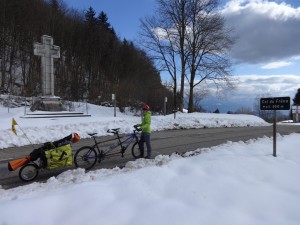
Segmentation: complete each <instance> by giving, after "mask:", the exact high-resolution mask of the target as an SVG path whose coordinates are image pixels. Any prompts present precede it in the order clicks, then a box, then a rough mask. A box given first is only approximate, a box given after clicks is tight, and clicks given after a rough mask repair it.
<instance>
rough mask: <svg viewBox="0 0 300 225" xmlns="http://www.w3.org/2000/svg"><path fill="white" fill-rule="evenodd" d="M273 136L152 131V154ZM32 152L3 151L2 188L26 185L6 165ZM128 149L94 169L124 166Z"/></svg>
mask: <svg viewBox="0 0 300 225" xmlns="http://www.w3.org/2000/svg"><path fill="white" fill-rule="evenodd" d="M277 133H280V134H281V135H286V134H290V133H300V126H293V125H277ZM272 134H273V129H272V126H267V127H242V128H210V129H190V130H168V131H159V132H153V133H152V135H151V139H152V149H153V150H152V151H153V156H154V157H155V156H156V155H159V154H171V153H173V152H179V153H183V152H187V151H192V150H195V149H197V148H207V147H212V146H216V145H219V144H222V143H225V142H227V141H247V140H249V139H253V138H258V137H263V136H269V137H270V136H272ZM102 139H105V137H103V138H99V140H102ZM91 143H92V140H91V139H82V140H80V141H79V142H78V143H75V144H74V145H73V147H72V149H73V151H75V150H76V149H78V148H79V147H81V146H85V145H90V144H91ZM39 146H40V145H37V146H36V147H39ZM32 149H33V147H32V146H24V147H18V148H7V149H2V150H0V185H2V187H3V188H11V187H15V186H19V185H22V184H24V183H23V182H21V181H20V180H19V178H18V170H17V171H14V172H9V171H8V170H7V162H8V161H9V160H11V159H16V158H21V157H24V156H27V155H28V154H29V153H30V152H31V151H32ZM128 150H129V151H128ZM128 150H127V153H126V154H125V156H124V158H121V157H119V156H116V157H114V158H110V159H107V160H104V161H103V162H102V163H101V164H96V166H95V168H94V169H99V168H113V167H115V166H119V167H122V166H124V165H125V163H126V162H127V161H130V160H133V157H132V156H131V153H130V149H128ZM278 151H280V149H278ZM64 170H65V169H64ZM64 170H54V171H51V172H49V171H41V173H40V174H39V176H38V177H37V179H36V181H45V180H47V179H48V178H49V177H51V176H55V175H58V174H59V173H61V172H62V171H64Z"/></svg>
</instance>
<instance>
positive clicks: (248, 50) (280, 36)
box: [221, 0, 300, 64]
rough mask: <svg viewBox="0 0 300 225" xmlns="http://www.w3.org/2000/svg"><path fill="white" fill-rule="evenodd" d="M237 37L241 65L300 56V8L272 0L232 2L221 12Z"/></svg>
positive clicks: (235, 52) (233, 53) (236, 57)
mask: <svg viewBox="0 0 300 225" xmlns="http://www.w3.org/2000/svg"><path fill="white" fill-rule="evenodd" d="M221 12H222V14H223V16H224V17H225V19H226V21H227V24H228V25H229V26H230V27H233V28H234V30H235V36H236V37H237V41H236V44H235V45H234V47H233V49H232V51H231V56H232V57H233V58H234V60H235V61H236V62H237V63H249V64H258V63H271V62H274V61H283V60H284V59H287V58H291V57H297V56H299V55H300V42H299V37H300V7H298V8H294V7H292V6H291V5H288V4H286V3H284V2H283V3H276V2H274V1H270V0H230V1H229V2H227V4H226V5H225V6H224V8H223V10H222V11H221Z"/></svg>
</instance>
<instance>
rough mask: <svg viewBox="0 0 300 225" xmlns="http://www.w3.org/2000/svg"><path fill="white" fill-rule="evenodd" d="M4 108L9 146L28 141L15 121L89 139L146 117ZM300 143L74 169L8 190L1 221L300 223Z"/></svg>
mask: <svg viewBox="0 0 300 225" xmlns="http://www.w3.org/2000/svg"><path fill="white" fill-rule="evenodd" d="M1 110H2V111H1V117H0V118H1V125H0V126H1V129H0V132H1V134H0V137H1V144H0V145H1V147H2V148H5V147H6V146H13V145H18V143H19V142H22V144H26V139H25V138H24V137H23V135H22V132H21V131H20V129H19V128H18V126H16V128H17V132H18V136H15V135H14V134H13V133H12V132H11V131H10V126H11V119H12V118H15V119H16V121H17V122H18V124H19V125H20V126H21V127H22V130H23V131H24V132H25V133H26V134H27V136H28V137H29V139H31V141H32V142H34V143H39V142H44V141H45V140H47V141H48V140H50V139H51V140H52V139H57V138H61V137H64V136H65V135H68V134H69V133H71V132H78V133H79V134H80V135H81V136H82V137H86V136H87V133H88V132H98V133H99V135H106V130H107V129H108V128H114V127H120V128H121V129H122V130H123V131H124V132H127V131H131V129H132V125H133V124H135V123H137V122H139V121H140V117H139V116H133V115H132V114H129V113H128V114H127V115H124V114H121V113H119V112H118V113H117V117H114V116H113V109H112V108H104V107H96V106H92V105H89V113H90V114H91V115H92V116H91V117H87V118H76V119H74V118H71V119H70V118H64V119H62V118H60V119H58V118H57V119H55V120H49V119H23V118H20V116H21V115H22V112H20V111H18V110H21V109H14V110H11V112H10V113H7V111H5V109H1ZM6 110H7V109H6ZM265 125H268V124H266V123H265V122H264V121H262V120H261V119H259V118H257V117H254V116H246V115H222V114H201V113H193V114H177V115H176V119H174V116H173V115H170V116H153V117H152V128H153V130H162V129H179V128H180V127H182V128H194V127H196V128H200V127H204V126H207V127H218V126H265ZM49 132H50V133H49ZM4 135H5V138H3V136H4ZM51 135H53V136H54V137H52V136H51ZM299 140H300V135H299V134H290V135H287V136H281V135H279V134H278V137H277V149H278V151H277V152H278V154H277V157H273V156H272V138H268V137H264V138H259V139H255V140H249V141H247V142H227V143H226V144H223V145H219V146H215V147H212V148H205V149H195V151H192V152H188V153H186V154H184V155H183V156H180V155H176V154H173V155H171V156H166V155H159V156H156V158H155V159H151V160H146V159H138V160H135V161H130V162H128V163H127V164H126V166H125V168H122V169H120V168H118V167H115V168H113V169H98V170H95V171H90V172H87V173H86V172H85V171H84V170H82V169H75V170H68V171H65V172H63V173H62V174H60V175H58V176H57V177H51V178H50V179H48V180H47V181H46V182H45V183H38V182H34V183H31V184H28V185H25V186H20V187H16V188H12V189H8V190H4V189H3V188H1V187H0V224H1V225H18V224H22V225H32V224H40V225H69V224H72V225H83V224H84V225H87V224H105V225H115V224H117V225H127V224H128V225H129V224H130V225H141V224H143V225H148V224H149V225H150V224H151V225H153V224H156V225H159V224H162V225H165V224H172V225H182V224H188V225H194V224H195V225H199V224H207V225H208V224H212V225H219V224H220V225H221V224H222V225H224V224H243V225H254V224H255V225H282V224H285V225H298V224H300V214H299V205H300V173H299V171H300V151H299V150H298V149H297V148H296V147H295V146H299ZM0 151H1V150H0Z"/></svg>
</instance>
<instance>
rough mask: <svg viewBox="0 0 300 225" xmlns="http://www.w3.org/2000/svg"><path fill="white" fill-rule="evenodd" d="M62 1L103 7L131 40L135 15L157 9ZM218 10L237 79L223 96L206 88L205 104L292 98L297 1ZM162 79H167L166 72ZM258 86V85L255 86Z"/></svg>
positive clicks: (251, 1)
mask: <svg viewBox="0 0 300 225" xmlns="http://www.w3.org/2000/svg"><path fill="white" fill-rule="evenodd" d="M64 2H65V3H66V4H67V5H68V6H69V7H74V8H76V9H79V10H85V9H87V8H88V7H89V6H92V7H93V8H94V9H95V10H96V12H99V11H104V12H105V13H106V14H107V16H108V19H109V21H110V23H111V25H112V26H113V27H114V28H115V30H116V32H117V34H118V35H119V37H120V38H122V39H123V38H126V39H128V40H132V41H135V40H136V38H137V37H138V35H137V34H138V31H139V25H140V23H139V19H141V18H144V17H145V16H147V15H153V14H154V9H155V0H143V1H140V0H130V1H123V0H111V1H107V0H84V1H83V0H64ZM220 13H222V15H223V16H224V18H225V20H226V24H227V25H228V26H229V27H232V28H233V29H234V36H235V37H236V38H237V41H236V43H235V45H234V46H233V48H232V50H231V51H230V56H231V59H232V61H233V72H232V74H233V75H234V76H235V78H237V79H238V80H239V83H238V85H236V87H235V89H233V90H232V91H228V90H227V94H226V95H224V94H223V93H221V94H220V92H219V91H218V90H217V89H216V88H215V87H209V90H210V92H209V93H210V95H209V96H208V97H207V99H206V100H205V101H204V102H203V105H207V107H208V108H207V109H208V110H214V109H215V108H214V105H218V106H219V108H221V109H223V110H222V111H224V112H226V111H228V110H229V107H228V105H230V106H232V107H233V108H235V109H237V108H238V107H241V106H243V107H248V108H250V109H252V108H253V104H254V102H253V100H254V99H255V98H257V97H260V96H262V95H270V97H281V96H282V97H283V96H290V97H291V98H293V97H294V96H295V94H296V92H297V89H298V88H300V70H299V68H300V42H299V39H300V1H298V0H221V1H220ZM162 79H163V80H169V81H170V80H171V79H170V77H168V76H165V75H164V76H162ZM283 80H284V84H283V83H282V81H283ZM262 84H264V85H262ZM257 85H259V86H261V87H262V88H259V89H257ZM245 86H246V89H245V88H244V87H245ZM199 88H203V87H199ZM228 96H231V97H232V98H228ZM236 96H239V98H238V99H237V98H235V97H236ZM241 96H247V98H241ZM231 111H234V110H231Z"/></svg>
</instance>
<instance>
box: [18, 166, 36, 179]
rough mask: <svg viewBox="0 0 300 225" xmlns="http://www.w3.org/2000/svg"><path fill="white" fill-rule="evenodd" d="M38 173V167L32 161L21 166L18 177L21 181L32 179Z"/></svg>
mask: <svg viewBox="0 0 300 225" xmlns="http://www.w3.org/2000/svg"><path fill="white" fill-rule="evenodd" d="M38 174H39V168H38V166H37V165H36V164H34V163H28V164H26V165H24V166H22V167H21V169H20V171H19V178H20V179H21V180H22V181H25V182H29V181H33V180H34V179H35V178H36V177H37V176H38Z"/></svg>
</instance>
